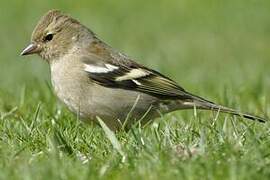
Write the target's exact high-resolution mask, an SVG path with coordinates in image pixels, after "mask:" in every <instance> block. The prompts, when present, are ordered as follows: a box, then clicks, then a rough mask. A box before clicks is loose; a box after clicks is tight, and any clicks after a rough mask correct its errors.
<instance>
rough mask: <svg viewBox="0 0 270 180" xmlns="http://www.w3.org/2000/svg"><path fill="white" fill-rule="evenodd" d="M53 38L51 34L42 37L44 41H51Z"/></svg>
mask: <svg viewBox="0 0 270 180" xmlns="http://www.w3.org/2000/svg"><path fill="white" fill-rule="evenodd" d="M52 39H53V34H47V35H46V36H45V38H44V41H51V40H52Z"/></svg>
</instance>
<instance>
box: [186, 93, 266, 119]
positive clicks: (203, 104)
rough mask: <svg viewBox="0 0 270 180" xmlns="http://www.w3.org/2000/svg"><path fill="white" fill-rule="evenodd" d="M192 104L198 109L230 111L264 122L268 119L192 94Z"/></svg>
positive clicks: (230, 112)
mask: <svg viewBox="0 0 270 180" xmlns="http://www.w3.org/2000/svg"><path fill="white" fill-rule="evenodd" d="M191 104H193V106H195V107H196V108H198V109H205V110H214V111H217V112H223V113H229V114H233V115H237V116H240V117H244V118H247V119H251V120H254V121H258V122H262V123H265V122H266V121H267V119H265V118H262V117H259V116H255V115H251V114H249V113H242V112H240V111H237V110H235V109H231V108H228V107H225V106H221V105H218V104H215V103H213V102H210V101H208V100H205V99H203V98H201V97H198V96H194V95H192V103H191Z"/></svg>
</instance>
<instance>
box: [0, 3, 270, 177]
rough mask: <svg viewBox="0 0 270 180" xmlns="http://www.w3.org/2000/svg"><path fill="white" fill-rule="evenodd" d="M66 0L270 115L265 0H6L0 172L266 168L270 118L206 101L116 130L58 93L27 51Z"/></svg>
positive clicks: (182, 80)
mask: <svg viewBox="0 0 270 180" xmlns="http://www.w3.org/2000/svg"><path fill="white" fill-rule="evenodd" d="M49 9H61V10H63V11H64V12H66V13H68V14H70V15H72V16H73V17H75V18H77V19H79V20H80V21H81V22H82V23H83V24H85V25H87V26H88V27H89V28H91V29H92V30H93V31H94V32H95V33H96V34H98V36H99V37H101V39H103V40H104V41H106V42H107V43H108V44H110V45H111V46H113V47H114V48H116V49H118V50H120V51H122V52H124V53H126V54H128V55H129V56H130V57H132V58H134V59H136V60H137V61H138V62H140V63H142V64H145V65H147V66H148V67H151V68H154V69H156V70H158V71H160V72H162V73H163V74H165V75H167V76H169V77H171V78H172V79H174V80H175V81H176V82H178V83H179V84H180V85H181V86H183V87H184V88H185V89H187V90H188V91H190V92H192V93H194V94H198V95H200V96H203V97H205V98H207V99H209V100H212V101H215V102H218V103H220V104H222V105H226V106H229V107H233V108H236V109H239V110H242V111H245V112H250V113H252V114H257V115H261V116H263V117H269V115H270V114H269V110H270V97H269V89H270V76H269V75H270V74H269V67H270V20H269V17H270V1H268V0H261V1H255V0H227V1H211V0H205V1H195V0H168V1H165V0H164V1H163V0H148V1H145V0H136V1H115V0H106V1H105V0H91V1H87V0H77V1H71V0H59V1H53V0H49V1H38V0H37V1H35V0H32V1H30V0H25V1H19V0H10V1H8V2H7V1H1V2H0V22H1V27H0V40H1V43H0V47H1V48H0V77H1V81H0V129H1V130H0V179H27V180H28V179H35V180H36V179H172V178H174V179H190V180H191V179H269V178H270V168H269V167H270V128H269V127H270V126H269V123H268V122H267V123H265V124H261V123H256V122H252V121H249V120H246V119H242V118H238V117H234V116H230V115H225V114H217V113H214V112H206V111H199V110H197V111H196V110H189V111H177V112H174V113H171V114H168V115H164V116H163V117H161V118H159V119H157V120H155V122H154V123H153V124H150V125H149V126H147V127H145V128H140V127H134V128H132V129H131V130H130V131H128V132H117V133H116V134H115V135H108V133H109V132H108V131H106V127H105V128H101V127H98V126H93V125H87V124H84V123H81V122H80V121H79V120H78V119H77V117H76V116H74V115H73V114H72V113H70V112H69V111H68V110H67V108H66V107H65V106H64V105H62V104H61V103H60V102H58V100H57V99H56V97H55V96H54V94H53V91H52V87H51V84H50V72H49V68H48V65H47V64H46V62H44V61H42V60H41V59H40V58H39V57H38V56H32V57H20V56H19V54H20V51H21V50H22V49H23V48H24V47H25V45H27V44H28V43H29V41H30V36H31V32H32V30H33V28H34V26H35V24H36V23H37V21H38V19H39V18H40V16H42V15H43V14H44V13H45V12H47V11H48V10H49Z"/></svg>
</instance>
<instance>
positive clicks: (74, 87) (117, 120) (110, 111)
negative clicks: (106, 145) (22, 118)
mask: <svg viewBox="0 0 270 180" xmlns="http://www.w3.org/2000/svg"><path fill="white" fill-rule="evenodd" d="M59 81H62V82H59ZM63 81H64V80H63V79H61V80H59V79H57V78H56V79H53V78H52V84H53V87H54V91H55V94H56V95H57V97H58V98H59V99H60V100H61V101H62V102H63V103H64V104H65V105H66V106H67V107H68V108H69V109H70V110H71V111H72V112H73V113H75V114H76V115H79V116H80V117H81V119H82V120H83V121H86V122H89V121H95V122H96V117H100V118H101V119H102V120H103V121H104V122H105V123H106V124H107V125H108V126H109V127H110V128H111V129H119V127H120V126H121V125H122V124H123V123H124V122H125V121H127V122H128V124H133V123H134V121H136V120H140V119H142V118H143V117H144V116H147V117H149V118H151V117H153V114H154V113H153V111H154V109H155V107H154V106H153V104H155V101H156V99H155V98H153V97H152V96H149V95H146V94H141V93H137V92H135V91H129V90H123V89H111V88H106V87H103V86H100V85H97V84H92V85H90V84H80V83H78V81H77V83H76V82H75V81H72V82H63ZM65 81H67V80H65ZM68 81H69V80H68Z"/></svg>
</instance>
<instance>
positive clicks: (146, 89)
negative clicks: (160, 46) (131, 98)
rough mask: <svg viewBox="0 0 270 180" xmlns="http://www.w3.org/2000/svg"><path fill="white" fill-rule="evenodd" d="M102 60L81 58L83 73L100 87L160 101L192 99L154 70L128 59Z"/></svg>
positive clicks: (97, 57)
mask: <svg viewBox="0 0 270 180" xmlns="http://www.w3.org/2000/svg"><path fill="white" fill-rule="evenodd" d="M102 58H104V57H102ZM102 58H101V57H100V56H97V55H95V54H91V55H89V56H87V57H84V58H82V59H83V63H84V71H85V72H87V74H88V76H89V78H91V79H92V80H93V81H95V82H96V83H98V84H100V85H102V86H105V87H110V88H121V89H127V90H132V91H139V92H142V93H147V94H150V95H152V96H156V97H158V98H161V99H179V98H180V99H192V97H191V95H190V94H189V93H187V92H186V91H185V90H184V89H183V88H182V87H180V86H178V85H177V84H176V83H175V82H174V81H173V80H171V79H169V78H167V77H166V76H164V75H162V74H160V73H158V72H156V71H154V70H151V69H148V68H146V67H144V66H142V65H140V64H137V63H135V62H133V61H131V60H128V59H125V60H123V59H121V61H119V59H117V60H115V61H108V60H105V61H104V59H102Z"/></svg>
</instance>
